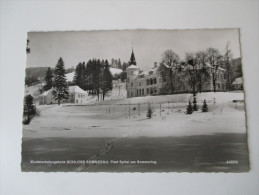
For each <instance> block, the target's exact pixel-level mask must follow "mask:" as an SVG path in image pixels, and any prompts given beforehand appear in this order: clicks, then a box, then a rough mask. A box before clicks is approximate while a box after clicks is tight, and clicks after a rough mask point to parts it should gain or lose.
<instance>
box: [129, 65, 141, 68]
mask: <svg viewBox="0 0 259 195" xmlns="http://www.w3.org/2000/svg"><path fill="white" fill-rule="evenodd" d="M131 68H139V67H137V66H135V65H130V66H128V67H127V69H131Z"/></svg>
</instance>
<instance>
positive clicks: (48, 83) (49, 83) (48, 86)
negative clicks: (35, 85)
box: [43, 67, 53, 91]
mask: <svg viewBox="0 0 259 195" xmlns="http://www.w3.org/2000/svg"><path fill="white" fill-rule="evenodd" d="M52 78H53V75H52V72H51V70H50V67H48V70H47V72H46V76H45V82H46V85H45V86H44V87H43V89H44V91H48V90H49V89H51V88H52V84H53V83H52Z"/></svg>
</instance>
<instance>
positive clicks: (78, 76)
mask: <svg viewBox="0 0 259 195" xmlns="http://www.w3.org/2000/svg"><path fill="white" fill-rule="evenodd" d="M83 74H84V68H83V64H82V63H81V62H80V63H79V64H78V65H77V66H76V70H75V75H74V78H73V83H74V84H75V85H77V86H79V87H80V88H82V85H83Z"/></svg>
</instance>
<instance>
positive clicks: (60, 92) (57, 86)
mask: <svg viewBox="0 0 259 195" xmlns="http://www.w3.org/2000/svg"><path fill="white" fill-rule="evenodd" d="M52 93H53V96H54V99H55V100H58V105H60V101H61V100H63V99H68V98H69V91H68V85H67V81H66V76H65V67H64V61H63V59H62V58H59V60H58V63H57V65H56V68H55V72H54V83H53V92H52Z"/></svg>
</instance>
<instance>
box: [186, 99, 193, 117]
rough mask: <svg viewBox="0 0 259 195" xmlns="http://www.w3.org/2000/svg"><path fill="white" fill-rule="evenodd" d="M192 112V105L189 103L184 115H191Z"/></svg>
mask: <svg viewBox="0 0 259 195" xmlns="http://www.w3.org/2000/svg"><path fill="white" fill-rule="evenodd" d="M192 112H193V110H192V104H191V102H190V101H189V105H188V106H187V110H186V114H192Z"/></svg>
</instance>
